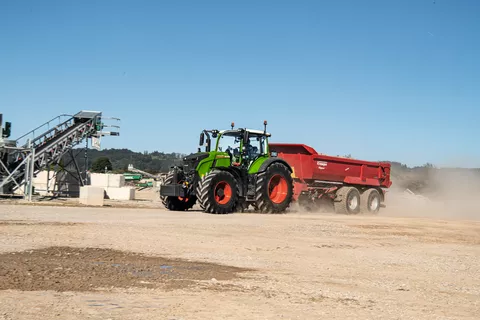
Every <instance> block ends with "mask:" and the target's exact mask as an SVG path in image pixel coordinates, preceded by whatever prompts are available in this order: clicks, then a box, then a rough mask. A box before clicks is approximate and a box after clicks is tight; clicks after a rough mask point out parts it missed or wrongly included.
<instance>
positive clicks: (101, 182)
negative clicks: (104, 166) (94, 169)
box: [90, 173, 108, 187]
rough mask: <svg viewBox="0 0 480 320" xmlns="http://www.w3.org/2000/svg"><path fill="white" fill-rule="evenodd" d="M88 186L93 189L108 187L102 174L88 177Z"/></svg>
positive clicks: (105, 177) (106, 178)
mask: <svg viewBox="0 0 480 320" xmlns="http://www.w3.org/2000/svg"><path fill="white" fill-rule="evenodd" d="M90 185H91V186H93V187H108V176H107V175H106V174H103V173H92V174H91V175H90Z"/></svg>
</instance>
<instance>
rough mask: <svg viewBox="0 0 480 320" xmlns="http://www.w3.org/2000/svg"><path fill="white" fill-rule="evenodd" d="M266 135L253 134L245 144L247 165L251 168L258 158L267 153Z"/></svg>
mask: <svg viewBox="0 0 480 320" xmlns="http://www.w3.org/2000/svg"><path fill="white" fill-rule="evenodd" d="M265 142H266V139H265V136H261V135H251V136H250V137H249V138H248V139H247V140H246V143H245V144H244V155H245V156H244V160H245V162H246V163H245V165H246V167H247V168H248V169H250V167H251V165H252V164H253V163H254V162H255V160H257V159H258V158H260V157H262V156H264V155H265V150H266V149H265Z"/></svg>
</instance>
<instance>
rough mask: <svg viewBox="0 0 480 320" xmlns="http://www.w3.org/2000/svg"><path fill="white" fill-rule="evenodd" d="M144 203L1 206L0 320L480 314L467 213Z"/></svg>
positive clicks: (474, 240)
mask: <svg viewBox="0 0 480 320" xmlns="http://www.w3.org/2000/svg"><path fill="white" fill-rule="evenodd" d="M145 203H146V202H145ZM149 203H150V205H148V206H146V207H145V208H128V207H125V208H114V207H112V206H111V207H103V208H82V207H68V206H63V205H59V204H58V202H56V204H57V206H49V205H47V204H49V203H48V202H47V203H44V204H43V205H37V206H30V205H12V204H8V203H7V204H5V203H4V204H2V205H0V319H2V320H6V319H8V320H10V319H177V320H178V319H478V315H479V314H480V271H479V270H480V246H479V245H480V219H478V217H480V214H479V215H478V216H472V215H471V214H469V216H468V217H462V216H461V215H459V216H454V215H449V216H447V215H444V216H442V215H437V216H435V215H434V214H432V213H431V212H430V213H428V214H425V215H421V214H415V213H416V212H415V208H409V209H408V212H404V213H402V212H400V211H399V210H398V208H397V210H391V211H385V212H384V213H383V214H380V215H378V216H368V215H359V216H343V215H333V214H328V213H322V214H319V213H303V212H290V213H288V214H284V215H268V214H252V213H243V214H242V213H238V214H231V215H209V214H204V213H201V212H195V211H191V212H182V213H178V212H168V211H165V210H163V209H162V208H161V207H160V205H159V203H158V202H153V203H152V202H149ZM51 204H53V203H50V205H51ZM120 206H121V205H120ZM147 207H148V208H147ZM417 213H419V212H417ZM459 217H460V218H459Z"/></svg>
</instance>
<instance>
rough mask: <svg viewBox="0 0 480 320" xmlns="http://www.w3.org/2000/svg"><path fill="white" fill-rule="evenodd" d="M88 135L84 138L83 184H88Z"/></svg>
mask: <svg viewBox="0 0 480 320" xmlns="http://www.w3.org/2000/svg"><path fill="white" fill-rule="evenodd" d="M87 152H88V137H87V138H86V139H85V185H87V184H88V175H87V170H88V154H87Z"/></svg>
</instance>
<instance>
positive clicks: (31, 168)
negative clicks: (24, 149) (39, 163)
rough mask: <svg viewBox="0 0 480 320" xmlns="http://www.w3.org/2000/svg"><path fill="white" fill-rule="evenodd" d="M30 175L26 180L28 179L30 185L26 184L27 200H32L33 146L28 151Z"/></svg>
mask: <svg viewBox="0 0 480 320" xmlns="http://www.w3.org/2000/svg"><path fill="white" fill-rule="evenodd" d="M30 157H31V159H30V172H29V173H30V176H29V177H28V180H30V185H29V186H28V188H29V190H28V201H32V193H33V173H34V171H35V148H34V147H32V152H31V153H30Z"/></svg>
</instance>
